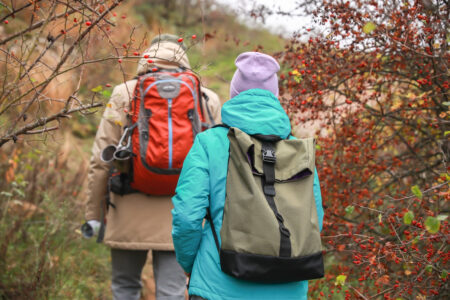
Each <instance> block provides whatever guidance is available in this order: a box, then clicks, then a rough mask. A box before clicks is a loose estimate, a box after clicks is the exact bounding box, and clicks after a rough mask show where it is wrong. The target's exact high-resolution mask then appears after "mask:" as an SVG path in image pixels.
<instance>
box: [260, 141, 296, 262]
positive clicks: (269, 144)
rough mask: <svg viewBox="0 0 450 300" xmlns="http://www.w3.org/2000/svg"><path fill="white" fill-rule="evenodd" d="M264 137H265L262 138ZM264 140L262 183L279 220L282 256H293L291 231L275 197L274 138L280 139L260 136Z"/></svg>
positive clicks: (268, 200)
mask: <svg viewBox="0 0 450 300" xmlns="http://www.w3.org/2000/svg"><path fill="white" fill-rule="evenodd" d="M261 137H263V138H261ZM259 138H261V140H263V142H262V147H261V154H262V159H263V172H264V174H263V176H262V177H261V184H262V187H263V192H264V196H265V197H266V201H267V203H268V204H269V206H270V208H271V209H272V211H273V213H274V214H275V217H276V219H277V221H278V227H279V230H280V256H281V257H291V240H290V236H291V233H290V232H289V229H287V228H286V226H285V225H284V219H283V216H282V215H281V214H280V213H279V212H278V209H277V206H276V204H275V200H274V197H275V195H276V192H275V163H276V160H277V158H276V155H275V142H274V140H280V137H278V136H259Z"/></svg>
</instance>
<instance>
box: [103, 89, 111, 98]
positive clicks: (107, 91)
mask: <svg viewBox="0 0 450 300" xmlns="http://www.w3.org/2000/svg"><path fill="white" fill-rule="evenodd" d="M101 94H102V96H103V97H105V98H111V94H112V92H111V91H110V90H103V91H102V92H101Z"/></svg>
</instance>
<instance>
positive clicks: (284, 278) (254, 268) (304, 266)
mask: <svg viewBox="0 0 450 300" xmlns="http://www.w3.org/2000/svg"><path fill="white" fill-rule="evenodd" d="M220 266H221V268H222V271H223V272H224V273H226V274H228V275H230V276H233V277H235V278H239V279H242V280H248V281H255V282H261V283H269V284H273V283H287V282H295V281H301V280H311V279H318V278H322V277H323V276H324V264H323V255H322V252H318V253H314V254H311V255H307V256H301V257H274V256H270V255H258V254H250V253H241V252H235V251H229V250H223V249H220Z"/></svg>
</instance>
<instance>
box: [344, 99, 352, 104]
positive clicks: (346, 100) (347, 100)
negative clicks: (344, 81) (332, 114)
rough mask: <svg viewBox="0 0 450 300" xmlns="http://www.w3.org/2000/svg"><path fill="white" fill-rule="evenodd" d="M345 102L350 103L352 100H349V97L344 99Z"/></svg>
mask: <svg viewBox="0 0 450 300" xmlns="http://www.w3.org/2000/svg"><path fill="white" fill-rule="evenodd" d="M345 103H347V104H352V103H353V102H352V100H350V99H345Z"/></svg>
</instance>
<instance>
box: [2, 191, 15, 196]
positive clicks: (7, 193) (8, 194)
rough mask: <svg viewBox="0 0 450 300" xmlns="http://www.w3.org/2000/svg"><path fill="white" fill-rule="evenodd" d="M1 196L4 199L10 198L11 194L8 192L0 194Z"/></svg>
mask: <svg viewBox="0 0 450 300" xmlns="http://www.w3.org/2000/svg"><path fill="white" fill-rule="evenodd" d="M0 195H1V196H5V197H12V195H13V194H11V193H9V192H0Z"/></svg>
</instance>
